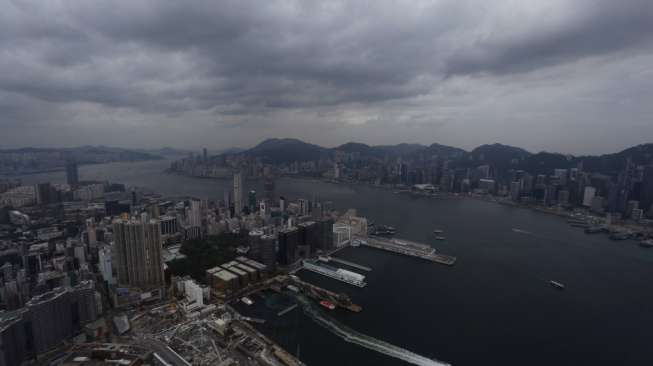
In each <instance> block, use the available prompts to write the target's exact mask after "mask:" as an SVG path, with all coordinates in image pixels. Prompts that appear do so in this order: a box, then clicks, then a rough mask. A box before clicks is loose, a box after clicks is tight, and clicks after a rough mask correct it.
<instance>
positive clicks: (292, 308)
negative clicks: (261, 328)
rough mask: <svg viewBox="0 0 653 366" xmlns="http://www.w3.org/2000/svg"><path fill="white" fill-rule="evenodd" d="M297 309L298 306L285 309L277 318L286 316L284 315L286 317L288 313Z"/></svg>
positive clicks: (294, 305)
mask: <svg viewBox="0 0 653 366" xmlns="http://www.w3.org/2000/svg"><path fill="white" fill-rule="evenodd" d="M296 308H297V304H293V305H290V306H288V307H287V308H285V309H283V310H281V311H280V312H278V313H277V316H284V315H286V314H287V313H289V312H291V311H293V310H295V309H296Z"/></svg>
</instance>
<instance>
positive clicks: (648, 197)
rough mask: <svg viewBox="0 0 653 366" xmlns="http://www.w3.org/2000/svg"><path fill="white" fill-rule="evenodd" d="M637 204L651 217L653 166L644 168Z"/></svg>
mask: <svg viewBox="0 0 653 366" xmlns="http://www.w3.org/2000/svg"><path fill="white" fill-rule="evenodd" d="M639 204H640V207H641V208H642V210H644V212H647V215H648V216H649V217H653V166H647V167H646V168H644V174H643V179H642V188H641V197H640V200H639Z"/></svg>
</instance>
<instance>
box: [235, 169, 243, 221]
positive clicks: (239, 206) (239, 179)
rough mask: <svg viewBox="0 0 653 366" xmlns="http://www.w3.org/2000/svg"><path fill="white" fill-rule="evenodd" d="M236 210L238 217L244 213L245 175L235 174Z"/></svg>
mask: <svg viewBox="0 0 653 366" xmlns="http://www.w3.org/2000/svg"><path fill="white" fill-rule="evenodd" d="M234 210H235V211H236V215H240V213H241V212H242V211H243V173H241V172H237V173H235V174H234Z"/></svg>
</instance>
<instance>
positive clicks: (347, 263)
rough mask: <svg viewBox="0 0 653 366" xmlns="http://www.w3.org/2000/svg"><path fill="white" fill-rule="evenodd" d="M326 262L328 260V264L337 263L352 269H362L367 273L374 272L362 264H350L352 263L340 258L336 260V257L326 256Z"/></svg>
mask: <svg viewBox="0 0 653 366" xmlns="http://www.w3.org/2000/svg"><path fill="white" fill-rule="evenodd" d="M326 260H327V262H336V263H340V264H344V265H346V266H349V267H352V268H356V269H360V270H361V271H366V272H370V271H372V268H370V267H367V266H363V265H361V264H358V263H354V262H350V261H347V260H344V259H340V258H336V257H331V256H326Z"/></svg>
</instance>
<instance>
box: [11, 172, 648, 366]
mask: <svg viewBox="0 0 653 366" xmlns="http://www.w3.org/2000/svg"><path fill="white" fill-rule="evenodd" d="M168 165H169V162H167V161H149V162H139V163H111V164H104V165H88V166H82V167H80V177H81V179H84V180H90V179H98V180H100V179H101V180H104V179H106V180H110V181H113V182H119V183H125V184H127V185H128V186H140V187H146V188H150V189H152V190H154V191H156V192H159V193H161V194H163V195H191V196H197V197H199V198H207V197H208V198H219V197H221V196H222V194H223V192H224V191H225V190H230V189H231V181H229V180H225V181H219V180H208V179H195V178H189V177H184V176H178V175H171V174H165V173H163V170H164V169H165V168H166V167H167V166H168ZM21 178H22V180H23V183H25V184H31V183H38V182H46V181H51V182H53V183H57V182H64V181H65V173H64V172H52V173H44V174H34V175H28V176H23V177H21ZM246 188H247V189H251V188H253V189H257V190H259V189H260V188H261V187H260V183H258V182H246ZM277 195H284V196H286V197H289V198H297V197H313V196H316V197H318V198H319V199H320V200H322V201H332V202H333V205H334V207H335V208H336V209H339V210H344V209H346V208H350V207H351V208H356V209H358V211H359V214H360V215H362V216H366V217H368V218H369V219H371V220H373V221H375V222H377V223H381V224H388V225H392V226H394V227H395V228H397V231H398V235H397V236H398V237H402V238H406V239H411V240H415V241H419V242H423V243H428V244H432V245H433V246H434V247H436V249H437V250H438V251H442V252H443V253H447V254H451V255H454V256H456V257H457V258H458V261H457V263H456V265H455V266H453V267H446V266H440V265H436V264H433V263H429V262H425V261H420V260H418V259H415V258H409V257H403V256H398V255H392V254H389V253H386V252H381V251H376V250H374V249H369V248H362V247H361V248H347V249H345V250H344V251H342V252H341V253H340V254H338V256H341V257H343V258H346V259H347V260H350V261H353V262H356V263H359V264H362V265H365V266H369V267H372V268H373V270H372V271H371V272H369V273H366V276H367V279H366V280H367V282H368V286H366V287H365V288H362V289H361V288H357V287H353V286H350V285H347V284H344V283H340V282H337V281H334V280H331V279H327V278H324V277H320V276H319V275H317V274H313V273H305V272H303V271H302V272H300V277H302V278H304V279H306V280H308V281H310V282H313V283H315V284H317V285H319V286H322V287H325V288H327V289H330V290H334V291H338V292H346V293H348V294H349V295H350V296H351V297H352V299H353V301H354V302H355V303H358V304H360V305H362V306H363V311H362V312H361V313H358V314H354V313H346V312H345V311H343V310H340V309H338V310H336V311H333V312H332V314H333V316H334V317H335V318H337V319H338V320H340V321H341V322H342V323H344V324H346V325H348V326H349V327H351V328H353V329H356V330H358V331H360V332H363V333H366V334H368V335H371V336H374V337H376V338H379V339H382V340H384V341H387V342H390V343H393V344H396V345H399V346H401V347H404V348H407V349H409V350H411V351H414V352H416V353H419V354H421V355H424V356H427V357H432V358H435V359H437V360H441V361H444V362H448V363H451V364H453V365H477V364H510V365H522V364H530V365H545V364H547V365H548V364H558V365H561V364H593V365H600V364H646V363H650V362H651V361H653V355H651V353H650V352H649V350H648V348H649V345H648V343H649V341H650V339H652V337H653V329H652V327H651V325H652V324H653V313H652V312H651V311H650V307H651V304H653V294H652V293H651V291H650V288H651V285H650V280H651V278H653V276H652V275H653V251H647V250H645V249H642V248H640V247H638V246H637V245H636V243H635V242H634V241H626V242H613V241H610V240H609V239H608V238H607V237H605V236H602V235H600V236H591V235H585V234H584V233H583V232H582V230H579V229H575V228H571V227H569V226H568V225H567V224H566V223H565V222H564V220H562V219H560V218H557V217H554V216H549V215H544V214H540V213H536V212H532V211H529V210H525V209H519V208H512V207H505V206H501V205H497V204H493V203H489V202H483V201H478V200H471V199H465V198H459V197H452V196H441V197H438V198H422V197H411V196H407V195H397V194H393V193H392V192H391V191H387V190H380V189H375V188H372V187H367V186H345V185H335V184H329V183H323V182H319V181H312V180H299V179H289V178H286V179H280V180H278V181H277ZM434 229H443V230H444V232H445V233H444V235H445V236H446V238H447V239H446V240H445V241H435V240H434V235H433V230H434ZM513 229H518V230H517V231H515V230H513ZM550 280H556V281H560V282H562V283H564V284H565V285H566V290H565V291H558V290H556V289H555V288H553V287H551V286H550V285H549V283H548V282H549V281H550ZM254 300H255V301H256V303H257V304H255V305H254V307H253V308H251V309H247V310H245V309H242V310H243V311H251V312H254V313H256V312H262V311H263V309H261V308H260V306H261V305H262V303H264V302H265V301H264V300H262V299H260V298H259V297H255V299H254ZM273 300H274V299H273V298H271V299H269V300H266V301H273ZM270 314H274V315H273V317H276V311H274V312H270ZM300 314H301V310H299V309H297V310H294V311H293V312H290V313H288V314H287V315H285V316H284V317H282V318H279V319H270V320H269V321H268V324H266V325H263V326H261V328H260V329H261V330H263V332H264V333H266V334H268V335H270V336H272V338H274V339H275V340H277V341H278V342H280V343H281V344H282V345H284V346H285V347H286V348H287V349H288V350H289V351H290V352H291V353H296V350H297V349H299V353H300V358H301V359H302V360H303V361H305V362H306V363H307V364H309V365H334V364H343V365H347V364H364V365H367V364H375V365H400V364H404V363H403V362H401V361H398V360H395V359H392V358H389V357H386V356H383V355H380V354H377V353H374V352H372V351H368V350H366V349H363V348H361V347H358V346H356V345H354V344H349V343H346V342H344V341H342V340H341V339H339V338H337V337H336V336H334V335H332V334H331V333H329V332H328V331H327V330H325V329H323V328H321V327H320V326H318V325H317V324H315V323H313V322H312V321H310V320H309V319H308V318H307V317H305V316H304V315H300ZM298 345H299V346H298Z"/></svg>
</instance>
